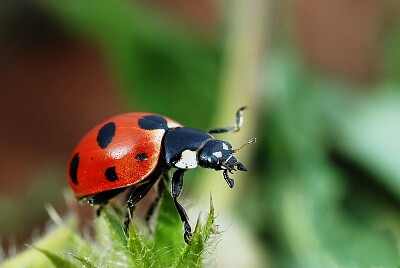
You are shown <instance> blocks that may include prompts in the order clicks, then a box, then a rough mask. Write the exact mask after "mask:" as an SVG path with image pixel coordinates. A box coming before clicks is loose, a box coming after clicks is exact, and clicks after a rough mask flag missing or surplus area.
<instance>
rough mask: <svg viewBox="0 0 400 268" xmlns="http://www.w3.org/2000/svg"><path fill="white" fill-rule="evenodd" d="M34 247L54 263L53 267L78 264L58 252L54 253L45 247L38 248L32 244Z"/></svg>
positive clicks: (72, 266)
mask: <svg viewBox="0 0 400 268" xmlns="http://www.w3.org/2000/svg"><path fill="white" fill-rule="evenodd" d="M32 247H33V248H34V249H36V250H38V251H40V252H41V253H43V254H44V255H46V257H47V258H49V259H50V260H51V262H52V263H53V264H54V266H55V267H57V268H78V267H79V266H78V265H76V264H75V263H73V262H71V261H70V260H67V259H66V258H63V257H61V256H59V255H58V254H55V253H53V252H51V251H49V250H47V249H42V248H38V247H35V246H32Z"/></svg>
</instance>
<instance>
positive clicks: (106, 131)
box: [97, 122, 115, 149]
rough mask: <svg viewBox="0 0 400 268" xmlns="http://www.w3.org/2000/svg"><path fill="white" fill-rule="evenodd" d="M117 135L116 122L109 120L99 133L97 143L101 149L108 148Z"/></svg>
mask: <svg viewBox="0 0 400 268" xmlns="http://www.w3.org/2000/svg"><path fill="white" fill-rule="evenodd" d="M114 135H115V123H114V122H109V123H107V124H105V125H104V126H102V127H101V128H100V130H99V133H98V134H97V143H98V144H99V146H100V148H101V149H104V148H106V147H107V146H108V145H109V144H110V142H111V140H112V139H113V137H114Z"/></svg>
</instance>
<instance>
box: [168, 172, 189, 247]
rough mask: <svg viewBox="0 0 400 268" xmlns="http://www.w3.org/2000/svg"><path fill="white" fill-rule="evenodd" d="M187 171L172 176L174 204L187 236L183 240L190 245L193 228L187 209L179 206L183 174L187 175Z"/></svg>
mask: <svg viewBox="0 0 400 268" xmlns="http://www.w3.org/2000/svg"><path fill="white" fill-rule="evenodd" d="M185 171H186V170H185V169H178V170H176V171H175V172H174V175H173V176H172V198H173V199H174V204H175V207H176V210H177V211H178V213H179V216H180V217H181V221H182V222H183V224H184V229H185V234H184V235H183V238H184V239H185V242H186V243H187V244H189V240H190V238H191V237H192V228H191V227H190V224H189V218H188V216H187V214H186V211H185V209H184V208H183V207H182V205H181V204H179V202H178V200H177V199H178V197H179V196H180V194H181V192H182V187H183V174H184V173H185Z"/></svg>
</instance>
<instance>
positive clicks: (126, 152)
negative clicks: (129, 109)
mask: <svg viewBox="0 0 400 268" xmlns="http://www.w3.org/2000/svg"><path fill="white" fill-rule="evenodd" d="M149 115H154V114H151V113H127V114H122V115H118V116H115V117H112V118H110V119H108V120H106V121H104V122H103V123H100V124H99V125H97V126H96V127H95V128H93V129H92V130H90V131H89V132H88V133H87V134H86V135H85V136H84V137H83V139H82V140H81V141H80V142H79V143H78V145H77V146H76V147H75V149H74V150H73V152H72V154H71V157H70V158H69V161H68V167H69V173H68V174H69V176H68V182H69V185H70V186H71V188H72V189H73V191H74V192H75V195H76V197H77V198H79V199H80V198H83V197H86V196H91V195H94V194H97V193H101V192H104V191H108V190H113V189H117V188H122V187H127V186H131V185H133V184H136V183H138V182H140V181H142V180H144V179H145V178H146V177H147V176H148V175H149V174H150V173H151V172H152V171H153V170H154V169H155V168H156V166H157V164H158V159H159V156H160V153H161V142H162V139H163V136H164V134H165V131H166V130H165V129H153V130H146V129H143V128H141V127H140V126H139V124H138V120H139V119H140V118H143V117H144V116H149ZM155 116H158V115H155ZM161 117H162V118H164V119H165V120H166V121H167V123H168V127H169V128H175V127H178V126H181V125H180V124H179V123H177V122H175V121H173V120H171V119H169V118H167V117H165V116H161ZM108 123H114V127H115V128H114V135H113V136H112V139H111V140H110V142H109V144H107V146H106V147H105V148H101V146H99V142H98V140H97V139H98V136H99V131H101V129H102V128H104V126H105V125H107V124H108ZM108 171H112V172H113V173H112V176H111V177H108V178H107V176H106V175H105V174H107V172H108Z"/></svg>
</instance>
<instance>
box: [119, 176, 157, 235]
mask: <svg viewBox="0 0 400 268" xmlns="http://www.w3.org/2000/svg"><path fill="white" fill-rule="evenodd" d="M158 178H159V175H158V176H156V175H155V174H153V175H150V178H149V179H148V180H146V181H145V182H143V183H141V184H140V185H138V186H132V188H131V189H130V191H129V194H128V199H127V201H126V207H127V208H128V212H127V215H126V218H125V230H126V231H127V230H128V229H129V224H130V220H131V217H132V214H133V211H134V210H135V206H136V204H137V203H138V202H139V201H140V200H141V199H142V198H143V197H144V196H145V195H146V194H147V193H148V192H149V191H150V189H151V187H153V185H154V184H155V183H156V181H157V179H158Z"/></svg>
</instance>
